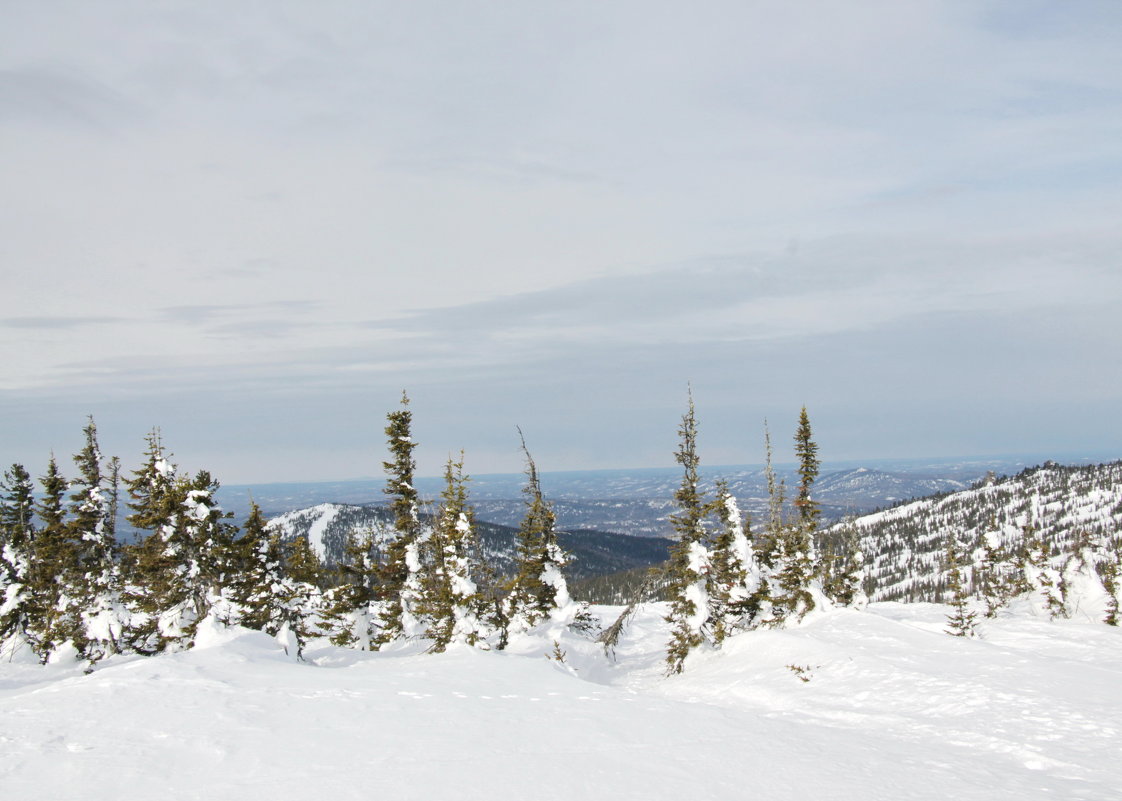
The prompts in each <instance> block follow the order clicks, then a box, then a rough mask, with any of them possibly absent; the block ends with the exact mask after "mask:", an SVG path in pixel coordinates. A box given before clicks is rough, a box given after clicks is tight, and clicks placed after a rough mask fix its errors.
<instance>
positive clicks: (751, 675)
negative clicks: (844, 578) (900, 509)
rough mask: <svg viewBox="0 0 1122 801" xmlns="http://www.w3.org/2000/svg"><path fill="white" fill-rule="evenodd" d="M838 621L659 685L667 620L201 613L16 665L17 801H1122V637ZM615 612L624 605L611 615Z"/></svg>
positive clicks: (6, 728)
mask: <svg viewBox="0 0 1122 801" xmlns="http://www.w3.org/2000/svg"><path fill="white" fill-rule="evenodd" d="M947 609H948V608H947V607H946V606H939V605H932V604H909V605H905V604H896V603H879V604H872V605H871V606H870V607H869V610H868V611H865V612H854V611H852V610H847V609H838V610H831V611H829V612H826V613H823V614H821V615H817V616H815V617H814V618H813V619H812V620H811V621H810V622H808V623H806V624H804V625H801V626H797V627H794V628H791V629H786V630H761V631H754V632H750V633H746V634H739V635H736V636H735V637H732V638H730V639H729V640H727V641H726V643H725V646H724V648H723V649H722V650H720V651H706V650H702V651H700V652H696V653H695V654H693V655H691V656H690V657H689V658H688V659H687V661H686V666H685V672H684V673H683V674H682V675H681V676H676V677H673V678H664V677H663V675H662V672H663V670H664V667H665V665H664V663H663V650H662V649H663V648H664V646H665V643H666V641H667V639H668V631H667V624H666V623H665V622H664V621H663V620H662V616H663V615H664V614H665V611H666V610H665V607H664V606H662V605H659V604H651V605H648V606H645V607H642V608H641V609H640V610H639V611H638V613H637V614H636V616H635V617H634V619H633V620H632V622H631V623H630V624H629V625H628V627H627V629H626V630H625V632H624V635H623V638H622V639H621V641H620V643H619V645H618V646H617V648H616V659H617V660H618V661H613V660H611V659H609V658H607V657H606V656H605V655H604V652H603V649H602V647H601V646H600V645H598V644H596V643H594V642H591V641H588V640H583V639H580V638H577V637H575V636H574V635H568V634H566V635H564V638H563V639H562V641H561V642H560V644H559V647H560V650H561V651H562V652H563V653H564V654H565V661H564V663H561V664H559V663H558V662H556V661H554V660H553V659H551V658H550V656H551V655H552V654H553V653H554V643H553V642H552V641H551V640H550V639H547V638H546V637H544V636H541V637H535V636H534V635H533V634H532V633H531V634H528V635H522V636H520V637H518V638H517V639H516V640H515V641H512V643H511V647H510V648H509V649H508V650H507V651H505V652H497V651H490V652H482V651H479V650H478V649H473V648H469V647H465V646H452V647H450V648H449V649H448V651H447V652H446V653H444V654H425V653H423V651H424V650H425V643H424V642H420V641H417V642H410V643H404V644H399V645H395V646H393V647H392V648H391V649H390V650H388V651H385V652H375V653H369V652H360V651H354V650H348V649H342V648H335V647H331V646H327V645H323V644H313V645H311V646H310V647H309V648H308V650H307V652H306V656H307V659H308V661H307V662H306V663H301V662H297V661H294V660H293V658H292V657H291V656H290V655H288V654H286V653H285V650H284V647H283V643H278V641H277V640H276V639H274V638H272V637H269V636H267V635H265V634H262V633H260V632H252V631H248V630H246V629H241V628H225V627H223V626H222V625H221V624H220V623H218V622H217V621H215V620H214V619H212V618H208V619H205V620H203V621H201V622H200V626H199V637H198V642H197V644H196V646H195V647H194V648H193V649H191V650H189V651H185V652H180V653H172V654H165V655H163V656H159V657H151V658H142V657H136V656H129V657H111V658H109V659H107V660H106V661H104V662H102V663H99V664H98V665H97V666H96V669H95V670H94V672H93V673H91V674H90V675H83V673H82V670H83V668H84V664H82V663H60V664H51V665H47V666H39V665H32V664H26V663H18V662H13V663H5V664H0V744H2V745H0V783H2V786H3V788H4V793H5V796H6V797H10V798H50V799H54V800H56V801H65V800H66V799H83V801H102V800H105V801H109V799H112V801H117V799H119V798H121V797H122V796H124V797H130V798H149V797H151V798H175V799H184V800H185V801H186V800H189V799H200V800H202V799H206V801H221V799H233V798H237V799H239V800H241V799H270V801H289V800H290V799H292V800H293V801H294V800H295V799H306V798H331V799H360V798H361V799H369V798H377V797H393V798H396V799H434V798H439V799H505V798H533V799H536V800H537V799H541V800H542V801H549V800H550V799H572V798H620V799H644V801H650V799H685V798H696V799H724V798H728V799H733V798H769V799H773V801H784V800H785V799H810V798H823V799H825V798H829V799H840V800H841V801H848V800H849V799H862V801H866V800H868V799H874V800H875V799H893V801H895V799H933V800H934V799H939V801H942V800H943V799H946V798H955V799H958V800H959V801H969V800H970V799H986V801H991V800H992V799H993V798H995V797H1000V798H1017V799H1027V800H1028V801H1031V800H1032V799H1045V798H1047V799H1060V798H1062V799H1065V800H1068V801H1070V800H1073V799H1088V800H1089V799H1099V800H1101V799H1118V798H1122V790H1120V789H1119V788H1122V761H1120V760H1119V759H1118V753H1119V728H1120V724H1119V723H1118V721H1119V720H1122V692H1120V690H1119V687H1122V682H1120V679H1122V631H1120V630H1119V629H1116V628H1112V627H1109V626H1104V625H1102V624H1088V623H1080V622H1075V621H1063V622H1050V621H1048V620H1047V618H1046V617H1045V618H1041V617H1036V616H1032V615H1030V614H1028V613H1027V611H1026V610H1023V609H1022V610H1020V611H1016V612H1014V613H1003V614H1002V616H1000V617H999V618H998V619H997V620H993V621H985V622H983V623H982V624H981V625H980V631H981V634H982V637H981V638H980V639H978V640H964V639H961V638H956V637H949V636H947V635H945V634H942V633H940V632H941V629H942V628H943V627H944V626H945V615H946V613H947ZM596 611H598V612H599V613H600V616H601V617H602V618H603V619H604V620H606V621H610V620H612V619H614V618H615V616H616V615H617V614H618V613H619V611H620V610H619V609H618V608H602V607H601V608H596Z"/></svg>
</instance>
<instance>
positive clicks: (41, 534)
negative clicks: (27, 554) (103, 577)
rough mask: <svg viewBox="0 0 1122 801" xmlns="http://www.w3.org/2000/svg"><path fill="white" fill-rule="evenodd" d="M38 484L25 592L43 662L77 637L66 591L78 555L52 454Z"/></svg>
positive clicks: (31, 631)
mask: <svg viewBox="0 0 1122 801" xmlns="http://www.w3.org/2000/svg"><path fill="white" fill-rule="evenodd" d="M39 482H40V485H41V486H42V488H43V491H42V494H41V495H40V497H39V501H38V503H37V505H36V511H37V513H38V516H39V521H40V527H39V529H38V531H36V533H35V537H34V539H33V543H32V547H31V563H30V569H29V571H28V577H27V584H26V592H27V594H28V598H29V603H30V608H31V615H30V620H29V631H28V634H29V638H30V640H31V644H32V647H33V648H34V649H35V651H36V653H37V654H38V655H39V658H40V660H41V661H42V662H44V663H45V662H47V661H49V660H50V658H51V656H52V654H54V653H55V652H56V651H57V650H59V649H61V648H63V647H64V646H65V645H66V644H67V643H69V642H72V641H73V640H74V639H75V637H76V635H77V629H78V626H79V622H78V620H77V616H76V615H75V614H74V607H73V606H72V605H71V603H70V600H69V597H68V596H67V594H66V592H65V587H66V583H67V577H68V576H69V575H71V574H72V573H73V571H74V570H76V567H74V565H75V563H76V560H77V555H76V553H75V549H74V547H73V542H72V541H71V540H70V537H69V526H68V525H67V521H66V508H65V500H66V488H67V482H66V479H65V478H64V477H63V475H62V473H61V472H60V471H59V469H58V463H57V462H56V461H55V457H54V454H51V458H50V460H49V461H48V462H47V472H46V473H45V474H43V476H42V477H41V478H40V479H39Z"/></svg>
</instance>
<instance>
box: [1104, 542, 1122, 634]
mask: <svg viewBox="0 0 1122 801" xmlns="http://www.w3.org/2000/svg"><path fill="white" fill-rule="evenodd" d="M1100 574H1101V576H1102V582H1103V589H1105V590H1106V595H1107V601H1106V611H1105V613H1104V615H1103V623H1106V624H1107V625H1108V626H1117V625H1118V605H1119V601H1122V579H1120V575H1122V551H1119V549H1118V546H1117V544H1116V545H1115V546H1114V548H1113V549H1112V553H1110V554H1109V556H1108V557H1107V559H1106V561H1105V562H1103V565H1102V568H1101V570H1100Z"/></svg>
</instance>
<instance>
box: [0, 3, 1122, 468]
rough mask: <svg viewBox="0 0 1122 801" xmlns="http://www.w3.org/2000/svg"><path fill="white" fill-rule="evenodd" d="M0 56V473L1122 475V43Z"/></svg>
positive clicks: (223, 37) (1058, 9)
mask: <svg viewBox="0 0 1122 801" xmlns="http://www.w3.org/2000/svg"><path fill="white" fill-rule="evenodd" d="M0 18H2V19H3V20H4V23H3V25H0V177H2V178H0V274H2V277H3V283H2V286H3V291H4V303H3V306H2V309H0V346H2V347H3V352H4V354H5V357H4V359H3V369H2V370H0V446H2V452H0V462H2V463H4V464H10V463H12V462H20V463H23V464H25V465H27V466H28V468H29V469H31V470H32V471H33V472H41V470H42V469H43V466H44V465H45V462H46V459H47V458H48V456H49V454H50V453H51V452H52V451H53V452H54V453H55V454H56V456H58V457H59V459H60V462H64V463H68V462H69V457H70V455H71V454H73V453H75V452H76V451H77V450H78V449H79V448H80V447H81V445H82V434H81V431H82V427H83V426H84V425H85V422H86V418H87V416H88V415H92V416H93V417H94V419H95V420H96V422H97V425H98V429H99V433H100V437H101V444H102V448H103V451H105V452H106V454H107V455H108V454H111V453H112V454H117V455H119V456H120V457H121V458H122V460H123V462H124V464H125V466H126V467H135V466H136V465H137V464H138V463H139V462H140V460H141V454H142V452H143V449H144V441H143V440H144V436H145V434H146V433H147V432H148V431H149V430H150V429H151V428H153V427H154V426H159V427H160V429H161V431H162V433H163V439H164V441H165V443H166V445H167V446H168V448H169V449H170V450H171V451H172V452H173V453H174V454H175V459H176V461H178V462H179V463H180V465H181V467H183V468H185V469H188V470H192V471H193V470H196V469H199V468H206V469H208V470H210V471H211V472H212V473H213V474H214V475H215V476H216V477H218V478H219V479H220V480H222V481H223V482H225V483H250V482H267V481H289V480H300V481H311V480H319V479H322V480H329V479H331V480H335V479H344V478H352V477H360V476H373V475H379V474H380V473H381V461H382V459H383V458H385V443H384V432H383V428H384V426H385V414H386V413H387V412H389V411H391V410H393V409H395V408H396V407H397V404H398V401H399V399H400V397H401V394H402V391H403V390H407V391H408V393H409V396H410V398H411V405H410V408H411V410H412V412H413V415H414V432H415V438H416V439H417V440H418V442H419V443H420V447H419V448H418V450H417V454H416V455H417V457H418V462H419V468H420V471H421V472H422V473H428V474H434V473H438V472H439V471H440V469H441V466H442V464H443V463H444V461H445V460H446V459H447V458H448V456H449V454H452V453H458V452H459V451H460V450H461V449H463V450H464V451H465V460H466V470H467V471H468V472H469V473H472V472H474V473H489V472H513V471H517V470H519V469H521V465H522V459H521V454H520V453H519V448H518V432H517V430H516V426H520V427H521V428H522V431H523V432H524V434H525V436H526V441H527V443H528V445H529V447H530V449H531V451H532V452H533V454H534V456H535V459H536V461H537V463H538V466H539V467H540V468H541V469H543V470H570V469H594V468H609V467H610V468H623V467H656V466H669V465H673V458H674V457H673V454H674V449H675V447H676V445H677V427H678V424H679V421H680V418H681V415H682V414H683V412H684V411H685V408H686V403H687V391H688V389H687V387H692V392H693V397H694V400H695V402H696V406H697V414H698V419H699V425H700V437H699V440H700V441H699V447H700V453H701V458H702V461H703V463H708V464H740V463H756V462H759V461H761V460H762V458H763V430H764V421H765V419H766V420H767V421H768V425H769V427H770V428H771V430H772V435H773V439H774V440H775V443H776V456H777V458H778V459H780V460H783V459H784V458H787V457H789V451H790V449H791V435H792V434H793V432H794V428H795V424H796V421H797V418H798V413H799V409H800V408H801V406H803V405H804V404H805V405H806V407H807V410H808V412H809V415H810V419H811V422H812V425H813V426H814V430H815V435H816V440H817V441H818V444H819V447H820V454H821V456H822V457H823V458H824V459H825V460H827V461H829V460H830V459H836V460H843V459H845V460H848V459H861V458H874V457H876V458H881V457H909V456H915V457H920V456H968V455H982V454H1004V453H1030V452H1031V453H1056V454H1067V453H1074V452H1081V453H1082V452H1093V453H1096V454H1102V455H1103V456H1104V457H1106V458H1118V457H1122V426H1119V425H1118V422H1117V421H1118V412H1119V409H1120V401H1122V370H1120V369H1119V360H1120V359H1119V342H1120V341H1122V314H1120V313H1119V312H1118V307H1119V305H1120V301H1122V258H1120V256H1122V47H1119V46H1118V43H1119V42H1120V41H1122V4H1118V3H1116V2H1112V1H1107V2H1084V1H1083V0H1076V1H1075V2H1071V3H1063V4H1057V3H1051V2H1036V0H1017V1H1016V2H1012V1H1009V2H985V0H969V1H967V0H911V1H910V2H907V3H900V2H896V0H884V1H883V2H881V1H880V0H859V1H858V2H848V3H834V2H825V1H824V0H823V2H806V3H781V2H759V1H757V0H737V1H736V2H704V3H689V4H687V3H662V2H650V1H649V0H647V1H645V2H613V3H602V2H581V1H580V0H575V1H574V2H565V3H544V2H480V3H453V2H423V1H421V2H415V3H414V2H411V3H400V2H371V1H370V0H363V2H343V1H342V0H321V1H320V2H316V3H307V2H283V1H280V0H270V1H269V2H264V0H262V1H261V2H221V3H218V2H205V1H199V0H194V1H193V2H180V1H179V0H168V1H167V2H160V3H152V2H150V1H149V0H143V1H142V2H121V1H120V0H107V2H102V3H86V2H69V1H67V0H61V1H60V2H52V3H26V2H16V0H0ZM65 468H66V465H65V464H64V470H65Z"/></svg>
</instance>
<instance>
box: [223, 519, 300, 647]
mask: <svg viewBox="0 0 1122 801" xmlns="http://www.w3.org/2000/svg"><path fill="white" fill-rule="evenodd" d="M234 551H235V552H236V554H237V569H236V570H235V571H233V574H232V575H231V576H230V580H229V582H228V584H227V586H226V588H225V591H226V593H227V594H228V595H229V596H230V598H231V599H232V600H233V601H234V605H235V606H234V609H233V610H232V611H233V613H234V620H231V622H235V620H236V622H238V623H240V624H241V625H243V626H245V627H246V628H250V629H257V630H258V631H264V632H266V633H267V634H270V635H275V634H276V633H277V632H278V631H280V630H281V628H282V627H283V626H284V625H285V624H287V623H289V622H290V619H289V615H288V610H287V609H286V607H285V599H284V596H285V594H286V592H285V586H284V584H285V575H284V554H283V553H282V551H281V547H280V541H279V540H278V539H276V538H274V537H270V536H269V532H268V530H267V529H266V527H265V516H264V515H263V514H261V507H260V506H258V505H257V503H256V502H254V501H253V500H250V502H249V516H248V517H247V518H246V521H245V525H244V526H242V535H241V537H240V538H239V539H238V540H237V541H235V543H234Z"/></svg>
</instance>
